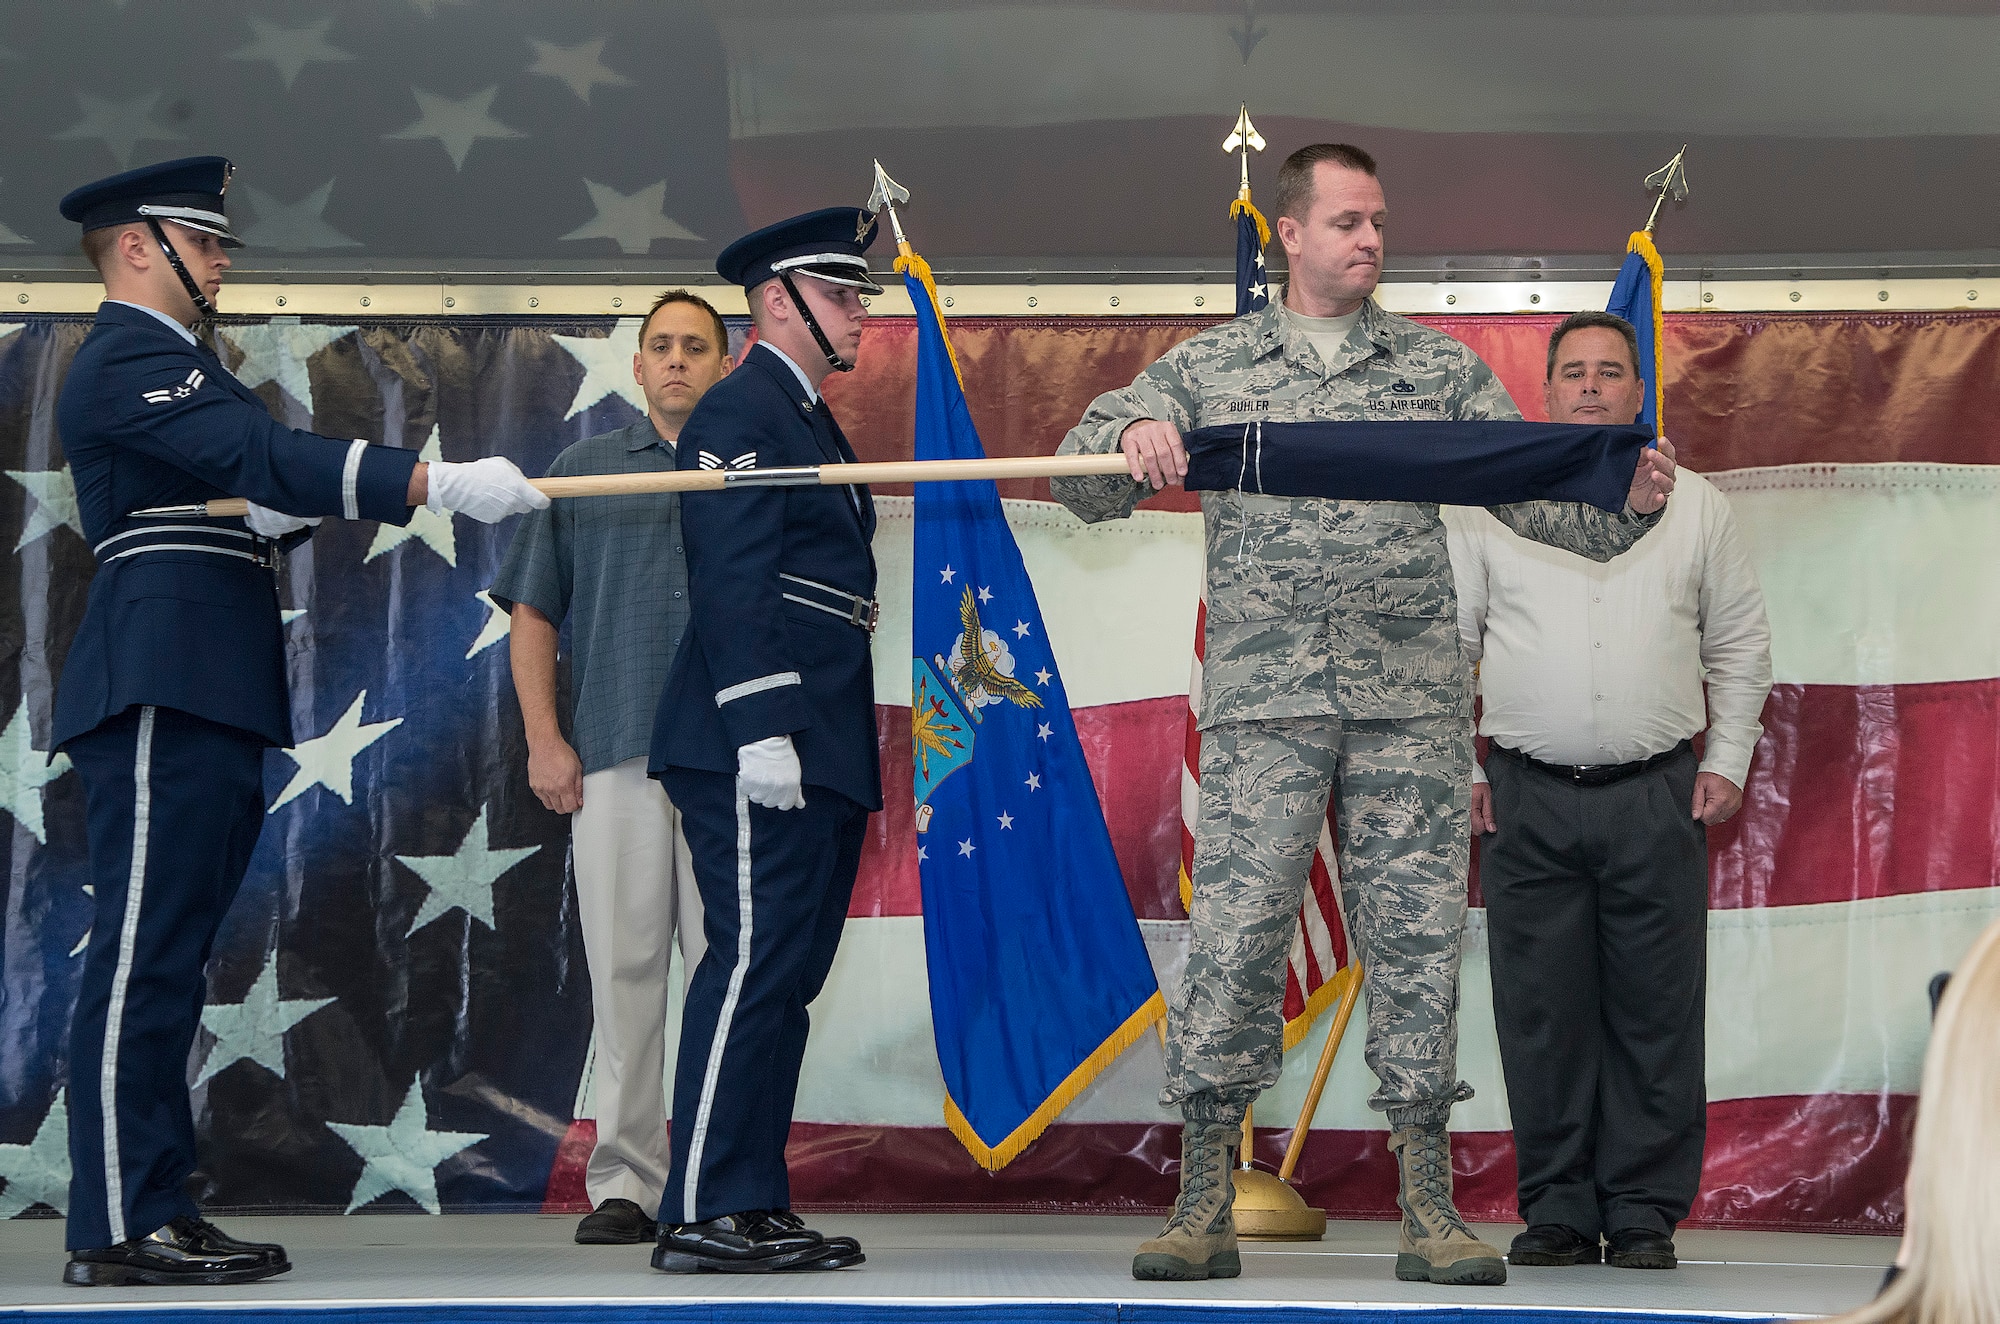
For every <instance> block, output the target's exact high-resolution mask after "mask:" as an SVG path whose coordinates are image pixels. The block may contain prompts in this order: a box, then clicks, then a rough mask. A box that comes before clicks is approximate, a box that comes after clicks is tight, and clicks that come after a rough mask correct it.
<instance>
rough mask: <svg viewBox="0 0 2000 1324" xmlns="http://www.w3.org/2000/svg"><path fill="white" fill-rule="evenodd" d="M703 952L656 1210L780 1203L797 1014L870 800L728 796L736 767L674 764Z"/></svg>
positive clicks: (833, 942) (854, 858)
mask: <svg viewBox="0 0 2000 1324" xmlns="http://www.w3.org/2000/svg"><path fill="white" fill-rule="evenodd" d="M660 781H661V783H662V784H663V785H664V786H665V787H666V789H667V795H668V797H669V798H670V799H672V801H673V802H674V804H675V806H676V807H677V808H679V809H680V811H681V827H682V830H683V831H684V832H685V833H686V835H687V843H688V850H689V852H690V853H691V854H692V856H693V858H694V875H695V884H696V886H698V887H699V888H700V889H701V903H702V912H703V914H702V920H703V927H704V930H705V932H706V934H707V937H708V951H707V953H706V954H705V955H704V956H703V957H702V959H701V964H700V965H699V966H697V967H696V968H695V972H694V978H693V979H692V980H691V981H690V982H689V985H688V991H687V1004H686V1009H685V1011H684V1012H683V1013H682V1017H681V1042H680V1056H679V1060H678V1064H677V1066H676V1069H675V1072H674V1120H673V1134H672V1153H673V1163H672V1167H671V1169H670V1171H669V1173H668V1176H667V1189H666V1192H665V1194H664V1195H663V1196H662V1197H661V1199H660V1221H661V1222H663V1223H693V1222H700V1221H705V1220H707V1219H711V1218H719V1217H721V1216H722V1215H724V1214H735V1213H744V1212H747V1211H749V1210H752V1209H788V1208H790V1207H791V1203H792V1199H791V1185H790V1181H789V1178H788V1177H787V1174H786V1171H785V1141H786V1139H787V1137H788V1136H790V1134H791V1127H792V1105H793V1102H794V1100H795V1099H796V1097H797V1094H798V1087H799V1067H800V1064H801V1063H802V1062H803V1061H804V1059H805V1051H806V1035H807V1032H808V1031H809V1030H810V1029H811V1026H812V1020H811V1017H810V1015H809V1014H808V1013H807V1010H806V1009H807V1007H809V1006H810V1005H811V1003H812V1001H813V999H814V998H816V997H818V996H819V992H820V989H821V988H822V987H823V986H824V985H825V984H826V977H827V972H828V971H830V970H831V969H832V968H833V958H834V954H835V952H836V951H837V950H838V949H839V947H840V934H841V930H842V928H843V927H844V926H845V924H846V922H847V904H848V901H849V900H850V899H851V898H852V896H853V894H854V875H855V871H856V870H857V869H858V868H859V866H860V863H861V846H862V841H863V839H864V837H865V835H866V832H867V827H868V811H867V810H865V809H863V808H862V807H861V806H860V805H858V804H855V803H854V802H853V801H852V800H849V799H847V798H846V797H845V796H842V795H839V794H837V793H836V792H833V791H830V790H827V789H826V788H825V787H821V786H811V785H808V786H807V787H806V788H805V797H806V802H805V805H804V806H803V807H802V808H799V809H788V810H783V811H780V810H776V809H764V808H761V807H759V806H756V805H752V804H750V803H749V802H748V801H746V800H742V799H740V798H738V796H737V794H736V778H734V777H732V776H729V775H727V774H724V773H716V772H695V771H691V770H687V769H672V770H670V771H668V772H667V773H666V774H665V775H664V776H662V777H661V778H660Z"/></svg>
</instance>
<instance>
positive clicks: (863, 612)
mask: <svg viewBox="0 0 2000 1324" xmlns="http://www.w3.org/2000/svg"><path fill="white" fill-rule="evenodd" d="M778 578H780V579H782V580H784V581H785V582H786V583H787V584H790V585H792V586H793V587H794V588H795V589H797V590H798V591H797V592H793V593H786V594H785V595H784V598H785V601H787V602H796V603H798V604H799V605H800V606H801V607H811V608H813V609H815V610H817V611H823V612H825V613H826V614H827V615H829V616H838V617H840V619H841V620H843V621H846V622H847V623H848V624H849V625H852V626H853V627H855V628H856V629H858V630H866V631H867V632H868V633H869V634H874V633H875V626H876V623H877V622H879V621H880V620H881V619H882V604H881V603H879V602H877V601H875V600H874V599H873V598H864V597H862V596H861V595H860V594H858V593H849V592H848V591H847V590H846V589H844V588H835V587H834V586H833V585H831V584H822V583H820V582H819V581H818V580H817V579H804V578H801V577H800V576H798V575H784V574H781V575H779V576H778Z"/></svg>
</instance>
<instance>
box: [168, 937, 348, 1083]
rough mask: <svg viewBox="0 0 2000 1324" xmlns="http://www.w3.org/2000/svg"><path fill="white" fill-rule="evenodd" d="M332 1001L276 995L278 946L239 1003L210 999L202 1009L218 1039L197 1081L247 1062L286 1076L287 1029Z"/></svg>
mask: <svg viewBox="0 0 2000 1324" xmlns="http://www.w3.org/2000/svg"><path fill="white" fill-rule="evenodd" d="M332 1001H333V999H332V998H284V997H280V996H278V953H277V952H276V951H275V950H274V951H273V952H272V953H271V957H270V959H269V960H267V961H266V962H264V966H263V968H262V969H261V970H259V971H258V972H257V977H256V978H255V979H253V980H251V981H250V987H249V988H248V989H246V990H245V991H244V994H243V1000H242V1001H241V1002H210V1003H209V1004H208V1005H206V1006H204V1007H203V1008H202V1009H201V1024H202V1028H203V1029H205V1030H207V1031H208V1032H209V1033H210V1034H212V1035H214V1036H215V1042H214V1043H213V1044H211V1045H209V1049H208V1053H207V1055H206V1056H204V1057H203V1058H202V1060H201V1071H200V1073H199V1074H198V1075H196V1076H195V1078H194V1083H195V1084H197V1085H199V1084H201V1083H202V1082H203V1081H205V1080H207V1079H208V1078H209V1077H211V1076H214V1075H216V1074H218V1073H219V1072H222V1071H224V1070H226V1069H227V1068H229V1067H232V1066H234V1065H236V1064H237V1063H238V1062H245V1061H248V1062H255V1063H256V1064H257V1065H258V1066H260V1067H263V1068H264V1069H265V1070H266V1071H269V1072H270V1073H272V1074H273V1075H275V1076H277V1077H278V1078H279V1079H280V1080H282V1079H284V1075H285V1034H286V1032H287V1031H288V1030H290V1029H291V1028H292V1027H293V1026H294V1025H297V1024H298V1023H299V1022H300V1021H302V1020H304V1019H305V1018H306V1017H308V1016H310V1015H312V1014H313V1013H314V1012H316V1011H318V1010H319V1009H320V1008H321V1007H324V1006H326V1005H327V1004H328V1003H330V1002H332Z"/></svg>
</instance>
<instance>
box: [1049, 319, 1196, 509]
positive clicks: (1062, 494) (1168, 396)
mask: <svg viewBox="0 0 2000 1324" xmlns="http://www.w3.org/2000/svg"><path fill="white" fill-rule="evenodd" d="M1184 359H1185V354H1184V353H1183V347H1182V346H1176V347H1174V348H1173V349H1170V350H1168V351H1167V352H1166V353H1165V354H1164V355H1162V356H1161V358H1160V360H1159V361H1158V362H1157V363H1155V364H1153V366H1152V367H1150V368H1148V369H1146V370H1145V371H1144V372H1142V373H1140V374H1139V377H1138V380H1136V381H1134V382H1133V383H1132V384H1131V385H1130V386H1127V387H1125V388H1124V389H1122V390H1117V391H1106V392H1105V393H1104V394H1103V395H1100V396H1098V397H1097V398H1096V399H1095V400H1092V401H1091V402H1090V408H1088V409H1086V410H1084V411H1083V420H1082V421H1081V422H1079V423H1078V424H1077V425H1076V426H1075V427H1073V428H1071V429H1070V430H1069V435H1068V436H1066V437H1064V438H1063V440H1062V445H1060V446H1058V447H1056V454H1058V455H1107V454H1110V453H1111V452H1113V451H1115V450H1117V449H1118V442H1119V439H1120V438H1121V437H1123V436H1124V435H1125V429H1126V428H1128V427H1130V426H1131V425H1132V424H1134V423H1136V422H1138V421H1139V420H1140V419H1142V418H1156V419H1159V420H1160V421H1161V422H1164V423H1171V424H1173V425H1174V426H1175V427H1176V428H1179V429H1180V430H1181V431H1182V432H1186V431H1187V430H1188V429H1189V428H1190V427H1191V426H1193V423H1194V419H1195V416H1196V413H1197V410H1198V407H1199V406H1198V400H1197V397H1196V395H1195V387H1194V382H1193V380H1192V379H1191V378H1190V377H1189V376H1188V374H1187V372H1186V371H1185V369H1184V367H1183V363H1184ZM1152 492H1153V489H1152V486H1151V485H1150V484H1148V483H1135V482H1133V481H1132V480H1131V479H1130V478H1127V477H1124V476H1122V475H1119V474H1101V475H1093V476H1091V477H1088V478H1052V479H1050V480H1049V493H1050V495H1052V496H1053V497H1055V499H1056V500H1058V501H1060V502H1062V503H1063V505H1065V506H1067V507H1068V508H1069V510H1070V513H1071V514H1073V515H1075V516H1076V517H1077V518H1078V519H1080V520H1082V521H1083V522H1084V523H1086V524H1095V523H1097V522H1098V521H1099V520H1107V519H1124V518H1126V517H1127V516H1129V515H1130V514H1131V513H1132V507H1134V506H1136V505H1137V504H1139V502H1140V501H1141V500H1143V499H1144V498H1146V497H1148V496H1151V495H1152Z"/></svg>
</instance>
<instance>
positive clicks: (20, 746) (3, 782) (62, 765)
mask: <svg viewBox="0 0 2000 1324" xmlns="http://www.w3.org/2000/svg"><path fill="white" fill-rule="evenodd" d="M68 771H69V755H67V754H58V755H56V756H55V759H54V760H53V761H51V760H50V759H49V752H48V751H47V750H45V749H36V748H35V737H34V735H33V733H32V732H31V731H30V730H29V727H28V703H27V700H26V699H23V700H22V701H21V702H20V704H19V705H18V706H16V707H15V709H14V715H13V716H12V717H10V718H8V719H7V725H6V727H5V728H4V729H0V809H5V810H6V811H7V812H8V813H10V814H12V815H13V816H14V821H15V822H16V823H19V824H20V825H21V826H22V827H24V828H26V829H28V832H29V833H30V834H31V835H32V836H33V837H34V839H35V840H36V841H38V842H40V843H42V844H43V845H47V844H48V834H47V833H46V831H45V830H44V829H43V827H42V788H43V787H44V786H47V785H48V784H49V783H50V782H52V781H54V780H55V779H56V778H58V777H60V776H62V775H63V774H64V773H65V772H68Z"/></svg>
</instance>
